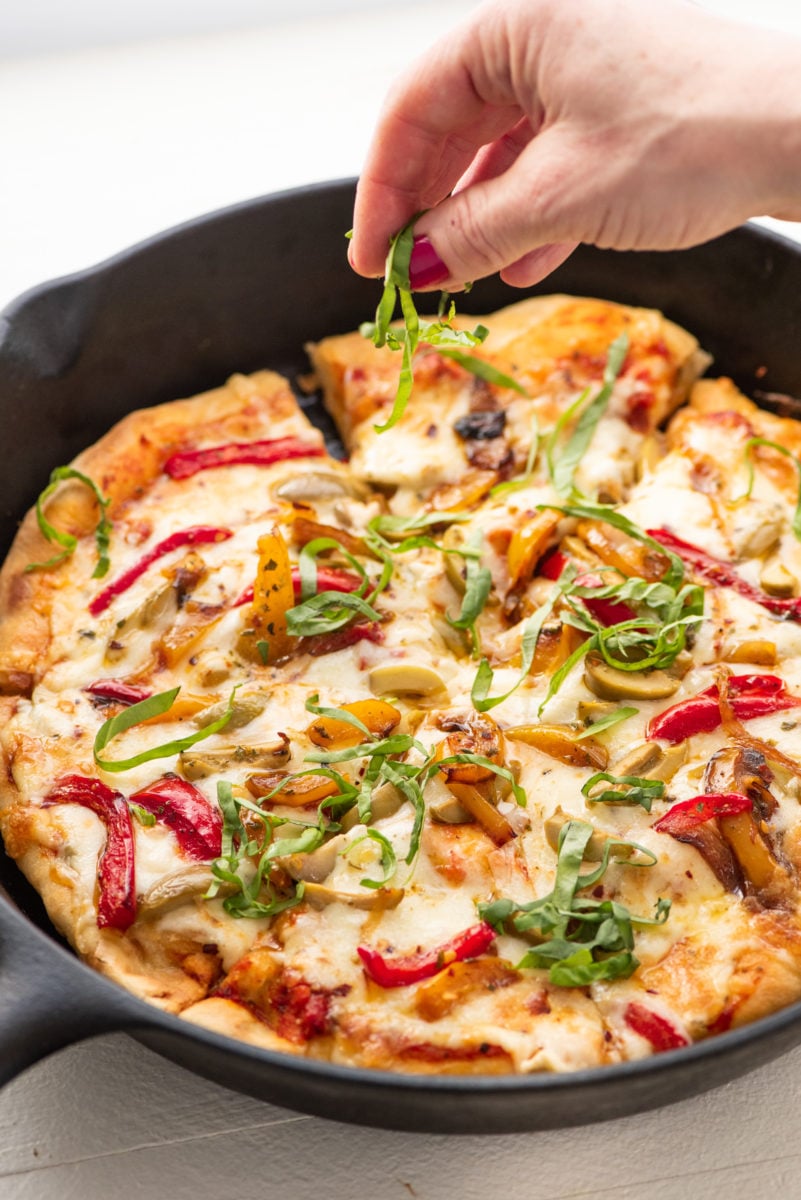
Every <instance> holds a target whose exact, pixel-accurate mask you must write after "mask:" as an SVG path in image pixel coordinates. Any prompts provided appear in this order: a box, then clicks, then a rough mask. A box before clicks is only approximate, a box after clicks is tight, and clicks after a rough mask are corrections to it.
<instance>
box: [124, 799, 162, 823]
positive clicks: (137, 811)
mask: <svg viewBox="0 0 801 1200" xmlns="http://www.w3.org/2000/svg"><path fill="white" fill-rule="evenodd" d="M128 808H129V810H130V813H131V816H132V817H134V818H135V819H136V820H137V821H138V822H139V824H140V825H143V826H144V827H145V828H149V827H150V826H152V825H155V824H156V817H155V814H154V813H152V812H148V811H147V809H146V808H142V805H141V804H135V803H134V802H133V800H129V801H128Z"/></svg>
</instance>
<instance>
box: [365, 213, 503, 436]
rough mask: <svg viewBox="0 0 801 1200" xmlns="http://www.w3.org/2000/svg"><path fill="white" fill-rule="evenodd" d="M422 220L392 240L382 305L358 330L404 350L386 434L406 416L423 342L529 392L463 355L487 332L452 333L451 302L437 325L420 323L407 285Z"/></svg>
mask: <svg viewBox="0 0 801 1200" xmlns="http://www.w3.org/2000/svg"><path fill="white" fill-rule="evenodd" d="M421 215H422V214H421V213H417V214H416V216H415V217H414V218H413V219H412V220H411V221H410V222H409V224H408V225H406V226H405V227H404V228H403V229H401V230H400V231H399V232H398V233H396V234H395V236H394V237H393V238H392V239H391V240H390V244H389V252H388V254H387V260H386V267H385V271H384V290H383V292H382V294H381V299H380V300H379V302H378V308H377V309H376V314H375V320H374V321H368V322H365V323H364V324H363V325H362V326H361V327H360V333H361V334H362V336H363V337H366V338H369V339H370V341H372V343H373V345H374V346H377V347H381V346H388V347H389V349H390V350H400V351H401V352H402V355H403V358H402V361H401V369H400V375H399V377H398V387H397V390H396V392H395V399H394V403H393V405H392V412H391V413H390V415H389V417H388V418H387V420H386V421H385V422H384V424H383V425H376V426H375V429H376V430H377V432H378V433H385V432H386V431H387V430H388V429H391V428H392V427H393V425H397V423H398V421H400V419H401V417H402V416H403V414H404V412H405V411H406V406H407V404H408V403H409V399H410V397H411V394H412V388H413V386H414V367H413V359H414V354H415V351H416V350H417V347H418V345H419V344H420V342H425V343H426V344H427V345H429V346H433V347H434V348H435V349H437V350H438V351H439V352H440V353H442V354H444V355H445V356H446V357H449V358H453V359H454V360H455V361H456V362H458V363H459V365H460V366H462V367H464V368H465V370H467V371H470V372H472V374H474V375H477V376H479V378H481V379H485V380H486V381H487V382H489V383H493V384H495V385H496V386H498V387H507V388H512V389H513V390H514V391H517V392H521V393H522V394H523V395H526V392H525V389H524V388H523V387H522V386H521V385H520V384H519V383H518V382H517V381H516V380H514V379H512V378H511V377H510V376H509V375H504V374H503V373H502V372H501V371H498V370H497V369H496V368H494V367H492V366H491V365H490V364H489V363H487V362H485V361H484V360H483V359H478V358H475V357H474V356H473V355H471V354H465V353H464V352H463V351H462V347H467V348H470V347H472V346H478V345H480V344H481V342H483V341H484V339H485V338H486V336H487V333H488V330H487V329H486V328H485V327H484V326H483V325H478V326H476V328H475V329H474V330H473V331H472V332H469V331H468V330H466V329H454V327H453V325H452V321H453V318H454V316H455V309H454V305H453V303H451V304H450V306H449V308H448V311H447V313H446V312H445V308H446V304H447V299H448V298H447V297H445V298H443V301H442V302H441V304H440V315H439V318H438V319H437V320H436V321H421V320H420V317H419V315H418V312H417V309H416V307H415V303H414V299H413V297H412V291H411V284H410V282H409V263H410V261H411V257H412V248H413V246H414V225H415V222H416V221H417V220H418V219H419V217H420V216H421ZM398 300H400V307H401V315H402V317H403V328H402V329H398V330H395V329H393V328H392V319H393V317H394V315H395V306H396V303H397V302H398Z"/></svg>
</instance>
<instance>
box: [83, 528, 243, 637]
mask: <svg viewBox="0 0 801 1200" xmlns="http://www.w3.org/2000/svg"><path fill="white" fill-rule="evenodd" d="M233 536H234V535H233V532H232V530H230V529H224V528H220V527H219V526H214V525H191V526H190V527H189V529H180V530H178V532H177V533H171V534H170V536H169V537H166V538H164V539H163V540H162V541H160V542H158V543H157V544H156V545H155V546H154V547H153V549H152V550H148V552H147V554H145V555H144V556H143V557H142V558H140V559H139V561H138V562H135V563H134V565H133V566H132V567H129V568H128V570H127V571H123V573H122V575H119V576H118V577H117V578H116V579H115V580H113V581H112V582H111V583H110V584H108V586H107V587H105V588H103V591H102V592H98V594H97V595H96V596H95V598H94V600H93V601H92V602H91V604H90V605H89V612H90V613H91V614H92V616H93V617H97V616H99V614H100V613H102V612H105V610H106V609H107V608H108V606H109V605H110V604H111V602H112V600H114V599H115V597H117V596H120V595H122V593H123V592H127V590H128V588H129V587H131V585H132V584H134V583H135V582H136V580H137V579H138V578H139V576H140V575H144V573H145V571H146V570H147V569H148V567H149V566H151V564H152V563H154V562H155V561H156V560H157V559H159V558H163V557H164V555H165V554H169V553H170V552H171V551H172V550H178V549H180V548H181V547H182V546H203V545H206V544H207V543H209V542H225V541H227V540H228V538H230V537H233Z"/></svg>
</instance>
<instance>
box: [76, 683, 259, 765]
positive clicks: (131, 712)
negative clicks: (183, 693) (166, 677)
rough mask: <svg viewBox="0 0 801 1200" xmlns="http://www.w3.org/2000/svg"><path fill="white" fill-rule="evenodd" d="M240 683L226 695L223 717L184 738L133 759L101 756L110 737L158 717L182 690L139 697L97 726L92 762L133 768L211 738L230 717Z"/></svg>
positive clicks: (146, 751)
mask: <svg viewBox="0 0 801 1200" xmlns="http://www.w3.org/2000/svg"><path fill="white" fill-rule="evenodd" d="M240 686H241V685H237V687H235V688H234V689H233V691H232V692H231V695H230V696H229V698H228V707H227V708H226V710H225V712H224V713H223V714H222V716H220V717H218V718H217V720H216V721H212V722H211V723H210V724H209V725H204V726H203V727H202V728H201V729H198V730H197V731H196V732H195V733H190V734H187V735H186V737H182V738H177V739H176V740H175V741H172V742H164V743H163V744H162V745H161V746H152V747H151V748H150V750H143V751H142V752H141V753H140V754H134V755H133V757H132V758H122V759H116V760H114V759H109V758H101V752H102V751H103V750H105V748H106V746H107V745H108V744H109V742H110V741H112V739H113V738H115V737H117V736H118V735H119V734H121V733H125V731H126V730H128V729H132V728H133V726H134V725H140V724H141V723H142V721H147V720H149V718H151V717H160V716H162V714H164V713H166V712H168V711H169V709H170V708H172V705H173V703H174V702H175V698H176V696H177V695H178V693H179V692H180V690H181V689H180V687H175V688H170V690H169V691H167V692H157V693H156V694H155V695H154V696H149V697H148V698H147V700H139V701H138V702H137V703H136V704H131V705H130V707H128V708H124V709H123V710H122V712H118V713H117V715H116V716H114V717H109V719H108V720H107V721H104V722H103V724H102V725H101V726H100V728H99V729H98V731H97V734H96V736H95V744H94V757H95V762H96V763H97V765H98V766H99V767H100V769H101V770H103V771H130V770H131V769H132V768H133V767H138V766H141V764H142V763H146V762H151V761H152V760H153V759H154V758H172V757H173V755H175V754H180V753H181V751H182V750H188V749H189V747H190V746H194V745H195V743H196V742H201V741H203V739H204V738H207V737H211V736H212V734H214V733H219V732H220V730H221V729H224V728H225V726H226V725H227V724H228V722H229V721H230V720H231V717H232V716H233V712H234V697H235V695H236V693H237V691H238V690H239V687H240Z"/></svg>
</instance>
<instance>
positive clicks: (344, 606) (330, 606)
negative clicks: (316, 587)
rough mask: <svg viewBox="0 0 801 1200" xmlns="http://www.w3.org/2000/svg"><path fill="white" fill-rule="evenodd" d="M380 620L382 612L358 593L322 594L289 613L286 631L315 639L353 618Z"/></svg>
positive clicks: (288, 611)
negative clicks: (318, 634)
mask: <svg viewBox="0 0 801 1200" xmlns="http://www.w3.org/2000/svg"><path fill="white" fill-rule="evenodd" d="M354 615H356V616H360V617H366V618H367V620H369V621H380V620H381V613H379V612H376V610H375V609H374V608H373V606H372V605H371V604H368V603H367V601H366V600H363V599H362V597H361V596H359V595H357V594H356V593H355V592H318V593H317V594H316V595H315V596H310V597H309V599H308V600H304V601H303V603H302V604H297V605H295V607H294V608H290V609H288V610H287V614H286V628H287V633H289V634H291V636H292V637H312V636H313V635H314V634H317V633H333V632H334V630H337V629H342V627H343V626H344V625H347V624H348V622H349V621H351V620H352V619H353V616H354Z"/></svg>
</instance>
